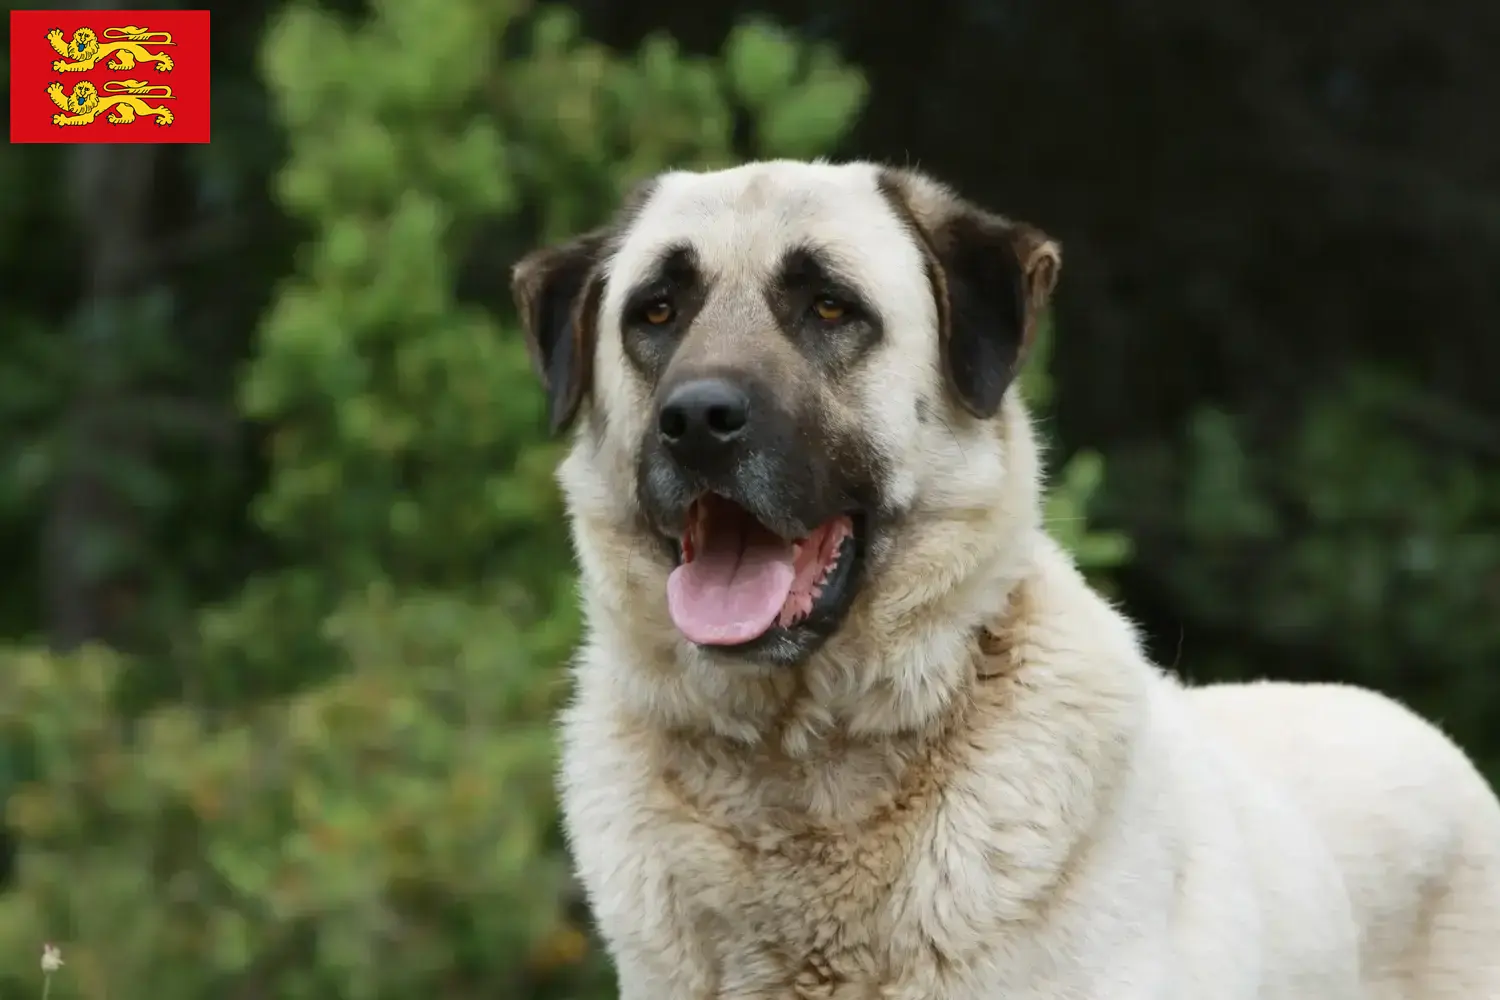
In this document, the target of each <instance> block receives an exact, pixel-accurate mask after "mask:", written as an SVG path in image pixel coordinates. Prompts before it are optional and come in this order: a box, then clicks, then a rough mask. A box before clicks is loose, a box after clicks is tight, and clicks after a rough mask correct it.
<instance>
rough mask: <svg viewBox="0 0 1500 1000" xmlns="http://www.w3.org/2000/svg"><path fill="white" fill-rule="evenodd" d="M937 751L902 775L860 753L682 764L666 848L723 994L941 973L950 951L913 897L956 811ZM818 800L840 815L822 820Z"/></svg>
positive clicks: (883, 989)
mask: <svg viewBox="0 0 1500 1000" xmlns="http://www.w3.org/2000/svg"><path fill="white" fill-rule="evenodd" d="M928 763H929V762H927V761H920V762H916V763H915V764H913V763H912V762H907V766H906V767H905V768H903V772H904V773H903V774H902V776H901V778H900V779H897V778H896V777H895V776H894V773H893V772H892V771H891V770H889V769H884V768H882V767H880V766H877V765H875V764H871V766H869V767H867V768H863V769H861V768H860V767H858V766H855V767H850V766H849V765H848V764H847V763H846V764H844V765H843V766H839V767H833V766H827V767H819V766H816V765H812V766H809V767H807V768H805V769H800V768H798V769H792V772H791V773H788V772H786V771H783V772H780V773H775V772H768V771H766V770H758V769H756V768H754V767H751V766H746V765H741V766H739V767H735V766H727V767H726V766H725V765H724V764H723V762H722V761H721V762H716V763H712V764H709V763H705V764H700V765H696V766H695V765H689V766H686V767H678V768H676V769H674V770H673V771H671V772H670V773H669V778H668V780H667V781H666V782H665V786H666V788H667V789H668V790H669V793H670V795H671V797H672V798H673V799H674V800H675V801H676V803H677V805H678V807H679V808H678V810H674V812H675V814H676V815H675V821H674V822H673V823H671V824H670V825H669V826H667V827H665V828H664V829H663V830H662V832H663V833H664V834H666V835H665V836H663V837H662V838H661V839H660V840H659V841H658V842H657V845H656V848H655V850H656V851H657V852H659V854H660V861H661V863H662V864H663V865H670V866H671V871H672V873H673V874H672V879H671V883H670V884H671V886H672V889H671V891H672V892H673V894H674V895H675V896H677V898H676V899H674V900H673V901H672V903H673V904H674V905H673V908H674V909H677V910H678V912H680V913H682V914H683V916H684V918H685V920H686V922H687V923H688V924H689V925H690V927H691V930H690V931H689V933H691V934H692V935H693V936H694V937H695V938H696V939H697V945H698V950H699V952H700V954H703V955H704V957H705V958H706V959H707V960H708V961H709V962H710V963H711V965H712V970H711V974H712V979H713V980H714V982H715V984H716V989H715V993H714V995H715V997H716V998H719V1000H771V998H775V1000H792V998H796V1000H885V998H889V997H897V996H904V994H902V993H900V992H899V985H900V984H901V983H903V982H904V981H908V980H914V979H925V978H928V977H929V976H930V975H931V973H932V971H933V970H932V968H931V966H932V965H933V964H934V963H935V962H939V961H941V956H940V955H939V954H938V952H937V950H936V948H935V947H933V945H932V943H931V942H929V941H926V940H925V939H924V938H923V936H922V935H921V934H920V933H919V932H918V931H917V929H916V927H915V926H914V925H915V924H916V923H917V918H916V916H915V914H913V913H912V912H911V909H912V908H911V906H910V901H911V899H912V897H913V896H914V895H916V894H915V893H914V892H913V891H912V890H913V883H914V880H915V879H916V878H917V877H918V874H917V870H918V862H919V858H920V856H921V850H920V842H921V841H923V839H924V838H926V837H928V836H930V835H931V833H932V831H933V828H934V826H935V825H936V824H939V823H941V822H942V821H943V820H942V817H941V809H940V800H939V798H938V796H937V795H936V794H935V787H934V784H933V782H932V781H931V775H930V774H928V773H926V771H925V767H926V765H927V764H928ZM853 801H860V802H862V803H864V805H863V806H862V807H861V808H860V809H858V810H855V809H853V808H852V806H850V805H848V804H847V803H849V802H853ZM809 802H812V803H815V804H817V805H819V806H821V807H822V810H823V811H824V812H825V813H826V814H827V816H828V818H829V819H831V818H832V817H834V816H837V817H838V820H839V821H837V822H832V821H827V820H825V821H821V822H818V821H811V820H809V819H808V818H807V817H808V812H807V806H808V804H809ZM816 811H818V810H814V812H816ZM840 813H842V815H839V814H840Z"/></svg>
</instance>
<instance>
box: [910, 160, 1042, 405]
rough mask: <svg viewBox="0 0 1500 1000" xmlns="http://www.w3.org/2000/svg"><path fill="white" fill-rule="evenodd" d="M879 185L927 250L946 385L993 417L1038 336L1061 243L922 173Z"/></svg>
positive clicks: (955, 393)
mask: <svg viewBox="0 0 1500 1000" xmlns="http://www.w3.org/2000/svg"><path fill="white" fill-rule="evenodd" d="M882 187H883V189H884V190H885V193H886V196H887V198H888V199H890V200H892V202H893V204H896V205H897V208H898V213H899V214H902V215H904V216H905V218H906V220H907V222H908V224H909V225H910V226H911V227H912V228H913V230H914V231H915V233H916V235H917V236H918V238H919V239H920V241H921V242H922V244H923V249H924V251H925V252H926V255H927V258H928V259H927V266H928V277H929V279H930V280H931V283H932V291H933V297H934V299H935V300H936V301H937V311H938V326H939V331H938V332H939V336H940V337H941V350H942V355H943V366H944V368H945V370H946V373H947V377H948V384H949V387H950V388H951V389H952V391H953V394H954V396H955V397H956V398H957V399H958V401H959V402H960V403H961V404H962V405H963V407H964V408H965V409H966V410H968V411H969V412H970V413H972V414H974V415H975V416H976V417H992V416H994V415H995V413H996V412H997V411H998V410H999V409H1000V402H1001V400H1003V399H1004V398H1005V392H1006V390H1007V389H1008V388H1010V384H1011V382H1013V381H1014V380H1015V377H1016V375H1017V373H1018V372H1019V371H1020V368H1021V362H1022V361H1023V360H1024V359H1025V356H1026V351H1027V349H1028V348H1029V347H1030V346H1031V342H1032V339H1033V338H1034V337H1035V336H1036V328H1037V321H1038V318H1039V317H1040V314H1041V312H1042V310H1043V309H1044V308H1045V307H1046V305H1047V301H1048V299H1049V298H1050V296H1051V294H1052V289H1053V288H1054V287H1055V286H1056V284H1057V276H1058V271H1059V270H1060V269H1061V267H1062V250H1061V248H1060V247H1059V246H1058V245H1057V243H1056V242H1055V241H1054V240H1052V239H1050V238H1049V237H1048V236H1047V235H1046V234H1045V233H1043V232H1042V231H1041V230H1039V229H1037V228H1035V227H1034V226H1029V225H1027V224H1025V223H1023V222H1013V221H1011V220H1010V219H1006V218H1004V217H1002V216H999V215H995V214H993V213H991V212H986V211H984V210H983V209H980V208H977V207H975V206H973V205H970V204H969V203H967V202H965V201H962V200H961V199H959V198H957V197H956V196H954V195H952V194H951V193H950V192H948V191H947V190H946V189H944V188H941V187H940V186H938V185H937V184H935V183H933V182H932V181H928V180H927V179H926V178H918V177H912V176H899V175H892V176H890V177H889V178H888V179H887V180H886V181H885V182H884V183H883V184H882Z"/></svg>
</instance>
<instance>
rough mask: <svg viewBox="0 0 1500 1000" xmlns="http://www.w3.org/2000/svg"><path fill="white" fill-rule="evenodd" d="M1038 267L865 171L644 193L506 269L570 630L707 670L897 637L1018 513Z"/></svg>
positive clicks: (878, 173) (1005, 228) (1037, 248)
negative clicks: (589, 615)
mask: <svg viewBox="0 0 1500 1000" xmlns="http://www.w3.org/2000/svg"><path fill="white" fill-rule="evenodd" d="M1058 267H1059V253H1058V248H1057V246H1056V244H1054V243H1053V242H1052V241H1051V240H1049V239H1048V238H1047V237H1046V236H1044V235H1043V234H1042V233H1041V232H1039V231H1038V230H1036V229H1034V228H1032V227H1030V226H1027V225H1024V224H1021V223H1017V222H1012V221H1010V220H1007V219H1005V218H1002V217H1000V216H997V215H993V214H990V213H988V212H985V211H982V210H980V209H978V208H976V207H974V206H972V205H969V204H967V203H966V202H964V201H962V200H960V199H959V198H958V197H957V196H955V195H954V194H952V193H951V192H950V191H948V190H947V189H946V188H944V187H942V186H940V185H938V184H936V183H934V182H932V181H930V180H928V179H927V178H925V177H923V176H921V175H918V174H915V173H913V172H910V171H903V170H893V169H887V168H882V167H879V166H876V165H872V164H863V163H856V164H847V165H832V164H825V163H794V162H768V163H754V164H750V165H747V166H743V167H739V168H736V169H732V170H724V171H719V172H713V173H701V174H700V173H687V172H677V173H668V174H665V175H663V176H660V177H658V178H656V179H655V180H654V181H652V182H650V183H648V184H646V185H645V186H643V187H642V189H641V190H640V191H638V192H637V193H636V194H635V195H634V196H633V197H632V198H630V199H629V200H628V202H627V204H626V205H625V207H624V208H623V209H622V210H621V212H620V214H619V216H618V218H617V219H616V221H615V222H614V223H613V224H612V225H610V226H608V227H606V228H604V229H601V230H599V231H596V232H592V233H589V234H587V235H584V236H582V237H580V238H578V239H576V240H574V241H572V242H570V243H568V244H566V245H563V246H559V247H554V248H549V249H545V250H540V251H537V252H535V253H533V254H531V255H530V256H528V257H527V258H526V259H525V260H523V261H522V262H521V263H520V264H519V265H517V267H516V270H515V275H514V278H515V293H516V299H517V303H518V305H519V308H520V313H521V317H522V321H523V324H524V326H525V330H526V336H527V342H528V344H529V346H530V347H531V350H532V354H533V358H534V360H535V362H536V365H537V368H538V370H539V372H540V374H541V377H542V379H543V381H544V384H545V385H546V389H547V396H548V405H549V408H550V414H551V421H552V424H553V425H554V427H555V428H557V429H562V428H565V427H567V426H569V425H570V424H572V423H574V421H575V418H577V417H580V416H581V417H582V418H583V419H582V426H581V428H580V430H579V433H578V434H577V436H576V440H575V444H574V448H573V452H572V454H571V456H570V458H569V460H568V461H567V462H566V463H565V464H564V467H563V471H562V479H563V483H564V486H565V488H566V490H567V492H568V495H569V501H570V509H571V511H572V515H573V518H574V529H575V538H576V539H577V542H578V547H579V550H580V556H581V560H582V563H583V569H584V575H585V587H586V589H587V590H589V591H590V593H589V595H588V596H589V601H590V604H591V608H592V609H593V610H594V611H595V612H597V613H615V614H617V615H619V616H623V619H624V620H626V621H628V622H630V623H632V625H631V628H633V629H634V630H635V632H636V633H639V634H645V633H648V632H651V631H652V629H653V628H655V627H656V626H657V625H659V626H660V630H659V631H660V634H662V635H667V634H669V635H670V639H671V641H672V642H673V643H675V644H676V645H677V646H678V647H679V649H685V650H688V651H690V654H691V655H692V656H695V657H698V658H699V659H700V660H703V659H706V660H710V661H713V662H715V663H719V664H721V665H722V664H723V661H725V660H730V659H733V660H738V661H751V662H755V663H759V664H761V665H775V666H789V665H795V664H799V663H803V662H805V661H807V660H808V659H809V658H810V657H811V656H812V655H813V654H814V653H816V652H817V651H819V650H820V649H823V648H827V649H830V650H831V649H833V648H834V647H836V646H837V645H838V643H839V642H840V641H842V639H843V637H844V636H845V634H846V633H849V632H852V631H858V632H859V633H860V634H861V641H862V642H864V643H865V644H866V645H868V644H870V643H874V644H877V645H879V644H880V643H882V642H883V641H884V637H885V635H886V634H889V633H891V632H893V631H895V630H907V631H910V630H913V629H920V628H921V627H923V626H922V625H921V623H920V622H919V621H918V620H917V618H918V617H920V611H921V608H922V606H923V605H924V603H925V604H931V603H932V602H933V601H936V600H939V599H941V598H943V597H945V596H946V595H948V594H950V593H951V592H952V591H954V590H955V588H958V587H960V585H961V583H962V582H963V581H964V580H965V579H967V578H969V577H970V576H972V575H974V573H975V572H977V571H978V570H979V569H980V568H981V564H982V562H983V561H984V560H985V559H987V558H989V557H990V556H992V555H993V554H994V553H993V551H992V550H995V549H996V547H997V546H998V545H999V544H1000V541H1001V540H1000V537H999V536H1001V535H1003V534H1005V532H1006V530H1007V524H1013V523H1014V522H1015V521H1017V520H1018V519H1021V520H1025V519H1027V518H1029V517H1031V516H1032V513H1033V512H1032V511H1031V510H1030V509H1029V508H1030V507H1034V505H1035V504H1034V491H1035V483H1034V476H1035V472H1034V469H1033V468H1032V463H1033V458H1032V456H1030V455H1029V453H1028V454H1025V455H1019V456H1018V455H1017V454H1016V453H1015V449H1014V448H1013V447H1012V445H1013V444H1014V443H1015V440H1016V439H1017V438H1018V436H1019V437H1024V438H1025V442H1024V443H1025V445H1026V447H1028V448H1029V441H1030V439H1029V435H1027V434H1026V433H1025V431H1024V428H1021V429H1020V430H1018V429H1017V428H1016V427H1015V426H1014V425H1015V423H1017V421H1016V420H1015V417H1016V415H1017V414H1018V413H1019V410H1013V408H1012V407H1010V406H1007V405H1006V404H1007V399H1008V389H1009V388H1010V386H1011V384H1012V382H1013V380H1014V378H1015V377H1016V375H1017V369H1018V366H1019V364H1020V361H1021V359H1022V357H1023V355H1024V354H1025V352H1026V348H1027V345H1028V343H1029V341H1030V339H1031V337H1032V335H1033V332H1034V330H1035V326H1036V320H1037V313H1038V310H1039V309H1041V307H1042V306H1043V304H1044V303H1045V300H1046V298H1047V296H1048V294H1049V293H1050V291H1051V289H1052V286H1053V283H1054V281H1055V279H1056V276H1057V272H1058ZM1020 423H1023V424H1024V420H1022V421H1020ZM1018 479H1019V485H1017V484H1016V483H1015V482H1013V481H1015V480H1018ZM1017 491H1019V492H1017ZM1017 497H1019V498H1020V499H1016V498H1017ZM611 608H613V609H615V611H614V612H610V611H608V609H611ZM991 610H993V609H991ZM952 612H953V609H951V608H950V609H949V610H948V612H946V613H947V614H949V615H951V614H952ZM914 616H915V617H914ZM830 640H832V641H830ZM851 641H852V640H851Z"/></svg>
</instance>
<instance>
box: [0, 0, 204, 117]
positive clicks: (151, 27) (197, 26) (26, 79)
mask: <svg viewBox="0 0 1500 1000" xmlns="http://www.w3.org/2000/svg"><path fill="white" fill-rule="evenodd" d="M208 60H209V51H208V11H206V10H13V11H11V12H10V141H11V142H208V140H209V133H210V129H209V118H210V114H209V112H210V108H211V106H212V105H211V101H210V97H209V61H208Z"/></svg>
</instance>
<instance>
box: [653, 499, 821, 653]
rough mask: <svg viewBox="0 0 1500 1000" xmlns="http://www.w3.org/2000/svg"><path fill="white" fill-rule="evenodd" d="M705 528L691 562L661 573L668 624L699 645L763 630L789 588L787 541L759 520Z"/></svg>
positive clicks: (791, 553) (729, 642) (734, 640)
mask: <svg viewBox="0 0 1500 1000" xmlns="http://www.w3.org/2000/svg"><path fill="white" fill-rule="evenodd" d="M736 528H741V529H742V530H735V529H736ZM706 534H707V537H705V538H704V539H703V545H702V547H701V549H700V550H699V551H698V552H696V553H695V554H694V556H693V560H692V562H687V563H683V564H682V565H681V566H678V567H677V568H676V569H674V570H673V571H672V575H671V576H670V577H668V578H667V610H668V611H669V612H671V615H672V622H673V624H675V625H676V626H677V630H678V631H679V632H681V633H682V634H683V635H684V636H686V637H687V639H688V640H689V641H690V642H696V643H697V644H699V645H700V646H737V645H739V644H740V643H742V642H749V641H750V640H751V639H755V638H758V637H760V636H761V635H764V634H765V632H766V630H767V629H769V628H770V627H771V626H772V625H773V624H774V623H775V621H776V617H777V616H778V615H780V614H781V608H782V605H784V604H786V599H787V597H788V596H789V595H790V594H791V592H792V582H793V580H794V579H795V578H796V573H795V571H794V570H793V565H792V564H793V560H794V558H795V555H796V552H795V550H794V549H793V548H792V544H791V543H790V542H786V541H783V540H782V539H780V538H777V537H776V536H775V535H773V534H771V533H770V532H768V531H766V530H765V529H764V528H762V527H760V526H759V525H754V526H751V525H744V526H743V527H742V526H740V525H736V526H734V527H733V528H731V527H730V526H728V525H724V526H723V529H722V530H719V531H710V532H707V533H706Z"/></svg>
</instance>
